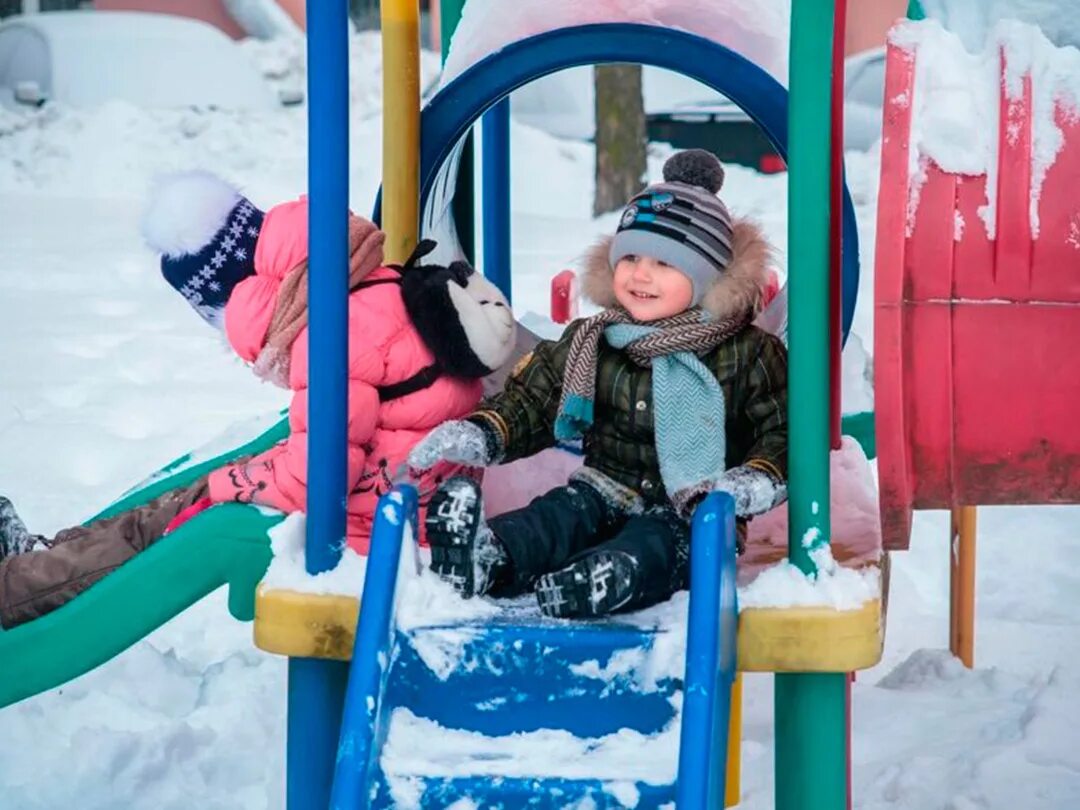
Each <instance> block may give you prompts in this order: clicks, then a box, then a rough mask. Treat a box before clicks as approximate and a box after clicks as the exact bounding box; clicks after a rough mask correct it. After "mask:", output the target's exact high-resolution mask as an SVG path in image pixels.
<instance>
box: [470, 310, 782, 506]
mask: <svg viewBox="0 0 1080 810" xmlns="http://www.w3.org/2000/svg"><path fill="white" fill-rule="evenodd" d="M581 323H582V321H574V322H573V323H571V324H570V325H569V326H568V327H567V329H566V331H565V332H564V333H563V336H562V337H561V338H560V339H559V340H558V341H542V342H541V343H540V344H538V345H537V347H536V349H535V350H534V351H533V352H532V353H531V354H529V355H527V356H526V357H524V358H523V359H522V361H521V362H520V363H519V364H518V367H517V368H516V369H514V372H513V373H512V374H511V375H510V377H509V378H508V379H507V381H506V385H505V387H504V389H503V391H502V392H501V393H499V394H496V395H495V396H493V397H490V398H488V399H486V400H484V401H483V402H482V403H481V405H480V408H479V409H478V410H477V411H475V412H474V413H473V414H471V415H470V416H469V417H468V418H469V420H470V421H472V422H474V423H476V424H478V425H479V426H480V427H482V428H484V430H485V432H486V433H487V434H488V436H489V438H492V439H494V441H493V446H494V448H495V449H497V450H501V452H502V460H503V461H513V460H515V459H518V458H523V457H525V456H531V455H533V454H534V453H537V452H539V451H541V450H543V449H545V448H547V447H551V446H552V445H554V444H555V437H554V433H553V426H554V422H555V417H556V413H557V410H558V407H559V400H560V397H561V394H562V380H563V371H564V368H565V365H566V358H567V354H568V353H569V351H570V343H571V340H572V339H573V335H574V333H575V332H576V331H577V329H578V327H579V326H580V325H581ZM701 360H702V362H703V363H705V365H706V366H707V367H708V368H710V369H711V370H712V371H713V373H714V374H715V375H716V379H717V380H718V381H719V383H720V385H721V387H722V388H723V391H724V400H725V407H726V412H727V413H726V416H727V421H726V425H725V430H726V432H727V436H726V441H727V444H726V446H727V466H728V467H729V468H730V467H735V466H738V465H741V464H747V465H750V466H753V467H757V468H759V469H761V470H764V471H765V472H767V473H769V474H770V475H772V476H773V477H774V478H776V479H778V480H781V481H783V480H786V478H787V350H786V349H785V347H784V345H783V343H782V342H781V341H780V340H779V339H778V338H776V337H774V336H773V335H770V334H768V333H767V332H764V331H762V330H761V329H758V328H757V327H754V326H749V327H747V328H746V329H744V330H743V331H742V332H740V333H739V334H737V335H735V336H734V337H732V338H731V339H729V340H727V341H725V342H724V343H722V344H720V345H719V346H717V347H716V348H715V349H713V350H712V351H711V352H709V353H708V354H706V355H704V356H703V357H702V358H701ZM583 447H584V452H585V466H586V467H592V468H594V469H596V470H598V471H600V472H601V473H604V474H605V475H607V476H608V477H610V478H612V479H614V480H615V481H617V482H618V483H620V484H622V485H624V486H626V487H629V488H630V489H632V490H634V491H635V492H637V493H638V494H639V495H641V496H642V498H643V499H644V500H645V501H646V503H650V504H657V503H670V498H669V497H668V494H667V493H666V492H665V490H664V484H663V481H662V480H661V478H660V464H659V461H658V458H657V452H656V440H655V436H654V434H653V397H652V370H651V369H650V368H647V367H643V366H639V365H637V364H636V363H634V362H633V361H632V360H631V359H630V357H629V356H628V355H627V354H625V353H624V352H622V351H619V350H617V349H614V348H612V347H611V346H609V345H608V344H607V343H606V342H604V341H603V340H601V342H600V352H599V358H598V362H597V384H596V404H595V412H594V423H593V426H592V428H591V430H590V431H589V432H588V433H586V434H585V437H584V441H583ZM720 472H721V471H720V470H718V471H717V474H718V475H719V473H720Z"/></svg>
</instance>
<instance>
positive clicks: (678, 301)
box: [615, 255, 694, 321]
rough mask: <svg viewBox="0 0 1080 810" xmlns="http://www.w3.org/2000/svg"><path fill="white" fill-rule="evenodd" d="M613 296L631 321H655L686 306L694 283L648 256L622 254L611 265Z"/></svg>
mask: <svg viewBox="0 0 1080 810" xmlns="http://www.w3.org/2000/svg"><path fill="white" fill-rule="evenodd" d="M615 298H616V300H618V302H619V304H621V305H622V307H623V308H624V309H625V310H626V311H627V312H629V313H630V314H631V315H632V316H633V317H634V319H635V320H638V321H658V320H660V319H661V318H670V317H671V316H672V315H678V314H679V313H680V312H683V311H684V310H686V309H688V308H689V307H690V302H691V301H692V300H693V298H694V285H693V283H692V282H691V281H690V279H689V278H688V277H687V276H685V275H684V274H683V273H682V271H681V270H679V269H678V268H677V267H673V266H672V265H670V264H667V263H665V262H662V261H660V260H659V259H654V258H653V257H652V256H634V255H630V256H623V257H622V258H621V259H619V261H618V263H617V264H616V265H615Z"/></svg>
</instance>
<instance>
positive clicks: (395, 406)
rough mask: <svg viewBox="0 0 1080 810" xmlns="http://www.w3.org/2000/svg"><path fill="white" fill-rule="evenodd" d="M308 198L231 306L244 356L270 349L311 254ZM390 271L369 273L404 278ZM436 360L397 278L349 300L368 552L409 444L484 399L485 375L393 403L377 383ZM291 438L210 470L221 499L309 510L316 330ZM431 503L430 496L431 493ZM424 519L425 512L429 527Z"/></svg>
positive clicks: (352, 507) (361, 535)
mask: <svg viewBox="0 0 1080 810" xmlns="http://www.w3.org/2000/svg"><path fill="white" fill-rule="evenodd" d="M307 230H308V209H307V201H306V200H299V201H297V202H292V203H285V204H284V205H279V206H276V207H275V208H272V209H271V210H270V211H269V212H268V213H267V215H266V219H265V221H264V222H263V226H262V231H261V233H260V234H259V241H258V243H257V245H256V248H255V275H254V276H251V277H249V278H246V279H244V280H243V281H242V282H240V283H239V284H238V285H237V286H236V288H235V289H234V290H233V292H232V295H230V296H229V301H228V303H227V304H226V307H225V332H226V334H227V336H228V339H229V343H230V344H231V345H232V347H233V348H234V349H235V350H236V353H237V354H239V355H240V357H241V358H243V359H244V360H246V361H248V362H249V363H250V362H254V361H255V358H256V357H257V356H258V354H259V351H260V350H261V349H262V347H263V344H264V342H265V339H266V333H267V330H268V328H269V326H270V319H271V316H272V315H273V312H274V305H275V302H276V301H277V295H278V290H279V288H280V285H281V281H282V279H283V278H284V277H285V275H286V274H287V273H288V272H289V270H291V269H292V268H293V267H295V266H296V265H297V264H298V263H299V262H301V261H302V260H303V259H305V258H306V257H307V243H308V238H307ZM396 276H397V273H396V271H394V270H391V269H389V268H386V267H380V268H378V269H377V270H375V271H373V272H372V273H371V274H370V275H369V276H368V277H367V278H368V280H377V279H382V278H394V277H396ZM433 360H434V358H433V356H432V354H431V352H430V351H428V349H427V347H426V346H425V345H424V343H423V341H421V339H420V335H419V334H418V333H417V332H416V329H414V328H413V325H412V323H411V322H410V321H409V316H408V314H407V313H406V311H405V305H404V303H403V302H402V299H401V287H400V286H399V285H397V284H376V285H373V286H369V287H363V288H361V289H358V290H356V291H355V292H353V293H352V294H351V295H350V296H349V428H348V433H349V447H348V485H349V491H350V493H351V494H350V495H349V499H348V503H347V510H348V540H349V545H350V546H352V547H353V548H354V549H356V550H357V551H359V552H360V553H362V554H366V553H367V549H368V538H369V536H370V534H371V525H372V522H373V516H374V513H375V504H376V502H377V500H378V498H379V496H380V495H382V494H383V493H385V492H386V491H387V489H388V488H389V480H390V477H391V476H392V475H393V474H394V473H395V471H396V470H397V469H398V468H399V466H400V465H401V464H402V463H403V462H404V461H405V458H406V456H407V455H408V453H409V450H410V449H411V448H412V446H413V445H414V444H416V443H417V442H418V441H419V440H420V439H422V438H423V437H424V435H425V434H427V432H428V431H429V430H431V429H432V428H433V427H435V426H436V425H438V424H440V423H441V422H444V421H446V420H447V419H455V418H458V417H460V416H463V415H465V414H467V413H469V412H470V411H471V410H472V409H473V407H474V406H475V405H476V403H477V402H479V400H480V394H481V385H480V381H479V380H462V379H455V378H450V377H441V378H439V379H438V380H436V382H435V383H434V384H432V385H431V386H430V387H428V388H425V389H423V390H421V391H417V392H416V393H413V394H409V395H407V396H404V397H401V398H399V399H394V400H390V401H388V402H385V403H380V402H379V395H378V392H377V390H376V386H382V385H389V384H392V383H397V382H401V381H403V380H406V379H408V378H409V377H411V376H412V375H414V374H416V373H417V372H418V371H420V370H421V369H423V368H424V367H425V366H428V365H430V364H431V363H432V361H433ZM290 364H291V366H290V373H289V387H290V388H291V389H292V391H293V398H292V403H291V405H290V406H289V428H290V430H291V432H290V435H289V438H288V439H286V440H285V441H284V442H283V443H281V444H279V445H277V446H276V447H274V448H272V449H270V450H267V451H266V452H265V453H262V454H261V455H259V456H256V457H255V458H254V459H252V460H250V461H249V462H247V463H246V464H242V465H230V466H227V467H223V468H221V469H219V470H215V471H214V472H213V473H211V474H210V497H211V499H212V500H213V501H214V502H216V503H224V502H229V501H240V502H242V503H256V504H262V505H264V506H270V507H273V508H275V509H280V510H282V511H284V512H296V511H303V510H304V509H305V504H306V480H307V430H308V330H307V329H306V328H305V329H304V330H303V331H302V332H300V334H299V336H298V337H297V339H296V340H295V341H294V342H293V345H292V350H291V356H290ZM453 472H455V468H453V467H450V466H449V465H443V466H442V467H440V468H436V469H434V470H432V471H430V472H429V473H428V477H429V478H430V480H426V481H423V480H422V481H421V482H420V490H421V492H422V493H424V492H425V491H427V490H430V489H432V488H433V487H434V485H435V484H436V483H437V482H438V480H441V479H442V478H444V477H446V476H447V475H450V474H453ZM424 500H426V499H424ZM422 525H423V522H422V518H421V526H422Z"/></svg>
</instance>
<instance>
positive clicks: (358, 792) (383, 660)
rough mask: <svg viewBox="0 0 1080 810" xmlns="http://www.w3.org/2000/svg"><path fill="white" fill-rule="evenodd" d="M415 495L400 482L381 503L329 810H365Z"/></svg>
mask: <svg viewBox="0 0 1080 810" xmlns="http://www.w3.org/2000/svg"><path fill="white" fill-rule="evenodd" d="M416 510H417V492H416V489H415V488H414V487H412V486H409V485H408V484H402V485H399V486H397V487H395V488H394V489H393V491H391V492H390V493H388V494H387V495H384V496H383V497H382V498H381V499H380V500H379V505H378V508H377V510H376V513H375V525H374V528H373V529H372V532H371V550H370V552H369V555H368V563H367V574H366V576H365V578H364V591H363V595H362V596H361V598H360V606H361V610H360V615H359V618H358V619H357V623H356V640H355V642H354V645H353V659H352V667H351V669H350V672H349V686H348V689H347V691H346V694H345V709H344V712H343V713H342V719H341V737H340V739H339V742H338V749H337V760H336V765H335V768H334V786H333V792H332V794H331V799H330V807H331V808H332V809H333V810H366V808H367V807H368V806H369V805H370V802H371V798H372V797H371V790H370V786H371V783H372V780H373V779H374V777H375V775H376V773H377V771H378V765H379V752H380V750H381V749H382V743H383V741H384V739H385V737H386V731H387V726H388V722H389V718H388V717H386V716H385V701H384V700H383V699H382V697H383V693H384V691H385V689H386V679H387V675H388V674H389V671H390V663H391V660H392V654H391V653H392V650H391V646H392V644H393V642H394V627H393V621H394V601H395V595H396V589H397V580H398V568H399V565H400V561H401V551H402V544H403V542H404V537H405V527H406V525H409V524H411V525H412V527H413V531H414V536H415V531H416Z"/></svg>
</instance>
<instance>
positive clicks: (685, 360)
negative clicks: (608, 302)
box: [555, 310, 743, 496]
mask: <svg viewBox="0 0 1080 810" xmlns="http://www.w3.org/2000/svg"><path fill="white" fill-rule="evenodd" d="M617 312H618V311H611V310H608V311H605V312H604V313H601V314H600V315H598V316H594V318H590V319H589V322H586V324H584V325H583V327H582V328H581V329H579V333H578V334H577V335H575V339H574V341H573V343H572V344H571V352H570V357H568V358H567V368H566V373H565V378H564V390H563V397H562V402H561V403H560V405H559V412H558V415H557V417H556V420H555V437H556V438H557V439H560V440H566V439H573V438H576V437H578V436H581V435H582V434H583V433H584V432H585V431H586V430H588V429H589V428H591V427H592V424H593V403H594V400H595V396H596V395H595V385H596V368H597V364H596V351H597V348H598V347H597V346H596V345H595V343H594V341H595V340H596V339H598V338H599V331H600V330H598V329H595V327H600V328H601V329H602V330H603V332H602V333H603V336H604V338H605V339H606V340H607V342H608V344H609V345H611V346H612V347H614V348H616V349H620V350H628V353H629V354H630V355H631V357H632V359H634V361H635V362H639V363H641V362H642V361H643V360H644V361H645V362H648V363H650V364H651V366H652V391H653V421H654V435H655V437H656V452H657V457H658V459H659V462H660V475H661V477H662V478H663V481H664V488H665V489H666V490H667V492H668V495H669V496H674V495H675V493H676V492H679V491H680V490H683V489H686V488H687V487H692V486H696V485H698V484H700V483H702V482H703V481H706V480H711V479H712V478H715V477H716V476H717V475H718V474H719V473H720V472H722V471H723V469H724V466H725V453H726V449H727V441H726V436H725V430H724V428H725V402H724V391H723V389H722V388H721V387H720V383H719V382H717V380H716V377H715V376H714V375H713V373H712V372H711V371H710V370H709V369H708V368H707V367H706V366H705V364H704V363H702V362H701V360H699V359H698V357H697V354H696V352H705V351H708V350H709V349H711V348H712V347H714V346H716V345H718V344H719V343H721V342H722V341H723V340H725V339H727V338H728V337H730V336H731V335H732V334H734V333H735V332H737V331H739V330H740V329H741V327H742V324H743V322H741V321H739V322H736V321H734V320H733V321H728V322H716V321H709V322H707V323H706V322H704V316H702V314H701V313H700V312H695V313H691V312H687V313H683V314H682V315H680V316H675V317H674V318H672V319H669V320H668V321H666V322H660V323H659V325H649V324H642V323H638V322H634V321H632V320H631V319H629V318H628V317H625V312H623V313H621V315H622V316H623V317H620V316H619V314H617ZM593 321H595V324H594V323H590V322H593ZM628 321H629V322H628ZM590 327H593V328H590ZM665 327H666V328H665ZM679 327H683V328H682V329H680V328H679ZM658 332H659V333H662V334H661V335H660V338H661V339H660V340H659V341H657V340H653V341H649V343H650V344H651V345H649V346H648V348H647V349H646V350H644V351H643V350H642V349H641V346H642V345H644V344H642V343H638V344H637V345H636V346H632V345H631V344H634V343H635V342H638V341H641V340H642V339H643V338H646V337H648V336H650V335H655V334H656V333H658ZM589 333H592V334H591V335H590V334H589ZM664 343H667V344H670V347H665V346H664V345H663V344H664ZM657 344H660V345H657ZM681 347H685V348H686V349H689V348H692V349H693V351H690V350H680V348H681ZM575 350H576V351H575ZM643 354H644V355H645V356H644V357H643V356H642V355H643Z"/></svg>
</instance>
